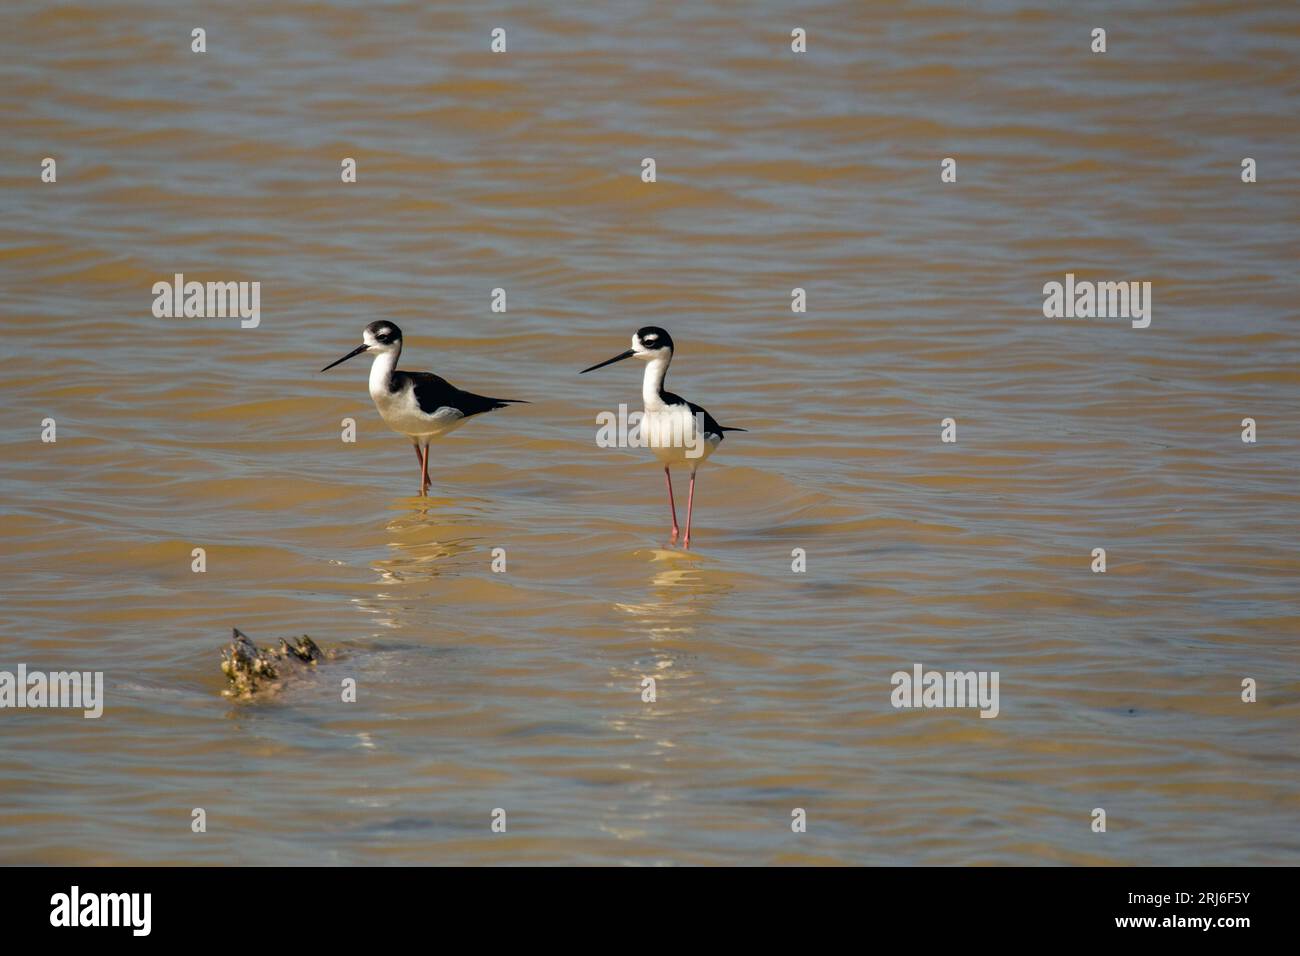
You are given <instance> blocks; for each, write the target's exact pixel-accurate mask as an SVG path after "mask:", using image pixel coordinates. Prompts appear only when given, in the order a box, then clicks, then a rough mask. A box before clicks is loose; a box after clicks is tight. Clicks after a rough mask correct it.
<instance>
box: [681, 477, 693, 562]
mask: <svg viewBox="0 0 1300 956" xmlns="http://www.w3.org/2000/svg"><path fill="white" fill-rule="evenodd" d="M694 508H695V472H691V488H690V490H689V491H688V492H686V537H685V538H683V539H682V547H683V548H689V547H690V546H691V512H692V511H693V510H694Z"/></svg>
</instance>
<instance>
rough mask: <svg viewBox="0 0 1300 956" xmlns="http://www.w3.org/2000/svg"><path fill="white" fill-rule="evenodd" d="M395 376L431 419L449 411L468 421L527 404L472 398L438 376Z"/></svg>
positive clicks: (470, 394)
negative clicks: (438, 412) (405, 384)
mask: <svg viewBox="0 0 1300 956" xmlns="http://www.w3.org/2000/svg"><path fill="white" fill-rule="evenodd" d="M397 374H398V375H400V376H402V377H403V378H405V379H406V381H408V382H410V383H411V389H412V391H414V393H415V401H416V404H418V405H419V406H420V411H422V412H424V413H425V414H426V415H432V414H434V413H435V412H437V411H438V409H440V408H452V409H455V410H456V411H458V412H460V413H461V414H462V415H464V416H465V417H466V418H469V416H471V415H480V414H482V413H483V412H490V411H492V409H494V408H505V407H506V406H507V405H515V404H522V405H527V404H528V403H527V402H525V401H523V400H522V399H518V398H488V397H487V396H486V395H475V394H474V393H473V392H466V391H464V390H463V389H459V388H457V387H456V386H455V385H453V384H451V382H449V381H447V380H446V379H445V378H443V377H442V376H441V375H434V374H433V373H432V372H398V373H397Z"/></svg>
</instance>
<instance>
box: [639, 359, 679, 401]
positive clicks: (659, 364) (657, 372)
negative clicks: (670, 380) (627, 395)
mask: <svg viewBox="0 0 1300 956" xmlns="http://www.w3.org/2000/svg"><path fill="white" fill-rule="evenodd" d="M671 361H672V356H671V355H667V354H661V355H656V356H655V357H654V358H652V359H651V360H650V361H648V362H646V365H645V378H643V379H642V380H641V401H643V402H645V407H646V410H647V411H653V410H654V409H657V408H663V405H664V402H663V399H661V398H660V397H659V390H660V389H661V388H663V385H664V378H665V377H666V376H667V375H668V363H669V362H671Z"/></svg>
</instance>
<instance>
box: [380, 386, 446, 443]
mask: <svg viewBox="0 0 1300 956" xmlns="http://www.w3.org/2000/svg"><path fill="white" fill-rule="evenodd" d="M370 397H371V398H372V399H374V401H375V408H377V409H378V410H379V417H380V418H382V419H383V420H384V424H386V425H387V426H388V427H389V428H391V429H392V430H393V431H395V432H400V433H401V434H403V435H420V436H422V437H430V438H437V437H438V436H440V435H445V434H447V433H448V432H451V431H455V430H456V429H457V428H459V427H460V426H461V425H463V424H464V423H465V416H464V415H463V414H462V413H461V412H460V411H459V410H457V409H454V408H447V407H443V408H440V409H438V410H437V411H436V412H435V413H434V414H432V415H428V414H425V413H424V412H423V411H421V409H420V406H419V404H418V403H417V402H416V400H415V395H414V393H413V392H412V391H411V390H410V389H406V390H404V391H401V392H397V393H396V394H394V393H393V392H390V391H388V390H387V389H383V390H380V391H372V392H371V393H370Z"/></svg>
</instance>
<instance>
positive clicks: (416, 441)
mask: <svg viewBox="0 0 1300 956" xmlns="http://www.w3.org/2000/svg"><path fill="white" fill-rule="evenodd" d="M411 447H412V448H414V449H415V460H416V461H418V462H419V463H420V472H421V474H423V472H424V455H423V454H422V453H421V452H420V440H419V439H418V438H415V439H412V440H411ZM420 494H421V495H423V494H424V479H423V478H421V480H420Z"/></svg>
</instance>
